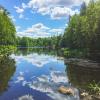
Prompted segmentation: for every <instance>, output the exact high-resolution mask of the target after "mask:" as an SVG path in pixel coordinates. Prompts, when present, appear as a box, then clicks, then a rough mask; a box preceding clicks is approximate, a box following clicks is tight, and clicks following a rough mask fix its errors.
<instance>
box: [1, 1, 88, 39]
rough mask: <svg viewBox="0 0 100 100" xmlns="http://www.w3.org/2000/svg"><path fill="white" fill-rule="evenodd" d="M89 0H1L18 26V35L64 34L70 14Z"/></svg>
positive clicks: (77, 11)
mask: <svg viewBox="0 0 100 100" xmlns="http://www.w3.org/2000/svg"><path fill="white" fill-rule="evenodd" d="M83 1H85V2H86V4H88V2H89V0H0V5H2V6H3V7H5V8H6V9H7V10H8V11H9V12H10V16H9V17H11V18H12V20H13V22H14V24H15V26H16V31H17V33H16V35H17V36H20V37H23V36H27V37H32V38H38V37H49V36H53V35H58V34H63V33H64V30H65V28H66V27H67V26H68V22H69V15H71V16H72V15H74V14H75V13H77V14H78V13H79V12H80V6H81V4H82V2H83Z"/></svg>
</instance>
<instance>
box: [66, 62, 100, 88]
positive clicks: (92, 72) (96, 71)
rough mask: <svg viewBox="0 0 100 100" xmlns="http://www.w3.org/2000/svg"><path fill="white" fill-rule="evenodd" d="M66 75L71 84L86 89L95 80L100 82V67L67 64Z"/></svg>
mask: <svg viewBox="0 0 100 100" xmlns="http://www.w3.org/2000/svg"><path fill="white" fill-rule="evenodd" d="M67 65H68V67H67V68H66V70H67V75H68V78H69V80H70V82H71V84H72V85H74V86H75V87H77V88H79V89H87V86H88V85H89V84H90V83H92V82H93V81H95V82H96V83H98V82H100V68H91V67H90V68H87V67H85V68H84V67H82V66H78V65H75V64H72V63H70V64H67Z"/></svg>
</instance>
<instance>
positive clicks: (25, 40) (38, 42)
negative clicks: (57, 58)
mask: <svg viewBox="0 0 100 100" xmlns="http://www.w3.org/2000/svg"><path fill="white" fill-rule="evenodd" d="M61 37H62V36H61V35H59V36H53V37H48V38H47V37H46V38H37V39H35V38H29V37H22V38H21V37H17V40H16V43H17V46H19V47H22V46H24V47H28V46H32V47H46V48H54V49H55V48H57V47H59V46H60V41H61Z"/></svg>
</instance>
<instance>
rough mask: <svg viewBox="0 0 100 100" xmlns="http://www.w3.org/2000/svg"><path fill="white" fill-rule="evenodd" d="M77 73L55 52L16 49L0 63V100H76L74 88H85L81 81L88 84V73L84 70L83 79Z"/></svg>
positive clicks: (77, 99)
mask: <svg viewBox="0 0 100 100" xmlns="http://www.w3.org/2000/svg"><path fill="white" fill-rule="evenodd" d="M80 70H81V73H83V72H84V69H79V71H80ZM79 71H78V70H77V69H75V68H74V67H70V66H68V65H67V64H66V63H65V62H64V59H60V58H59V57H57V54H56V52H53V51H46V50H44V51H42V50H28V49H27V50H26V49H21V50H17V51H16V52H15V53H13V54H11V55H10V56H9V57H6V58H4V60H1V61H0V100H80V94H79V88H78V86H80V84H81V85H85V79H87V80H88V82H89V79H90V77H91V75H92V73H87V71H86V70H85V74H84V75H85V76H84V75H82V74H81V73H78V72H79ZM82 71H83V72H82ZM95 73H97V72H96V71H94V74H95ZM99 73H100V70H99V71H98V74H95V75H94V77H92V79H91V80H93V78H94V79H95V77H97V76H98V75H99ZM96 75H97V76H96ZM82 76H84V77H82ZM86 76H88V77H86ZM82 78H83V79H84V81H83V80H82ZM87 80H86V82H87ZM97 80H99V78H98V79H97ZM77 85H78V86H77ZM60 86H65V87H71V88H72V89H73V91H74V96H72V95H63V94H61V93H59V92H58V88H59V87H60Z"/></svg>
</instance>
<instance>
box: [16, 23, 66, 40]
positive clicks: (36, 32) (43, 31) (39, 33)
mask: <svg viewBox="0 0 100 100" xmlns="http://www.w3.org/2000/svg"><path fill="white" fill-rule="evenodd" d="M63 31H64V28H55V29H51V28H49V27H48V26H46V25H44V24H43V23H37V24H34V25H32V26H31V27H29V28H27V29H25V30H24V31H22V32H17V36H20V37H23V36H27V37H33V38H38V37H41V38H43V37H50V36H53V35H54V34H55V33H58V34H61V33H63Z"/></svg>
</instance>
